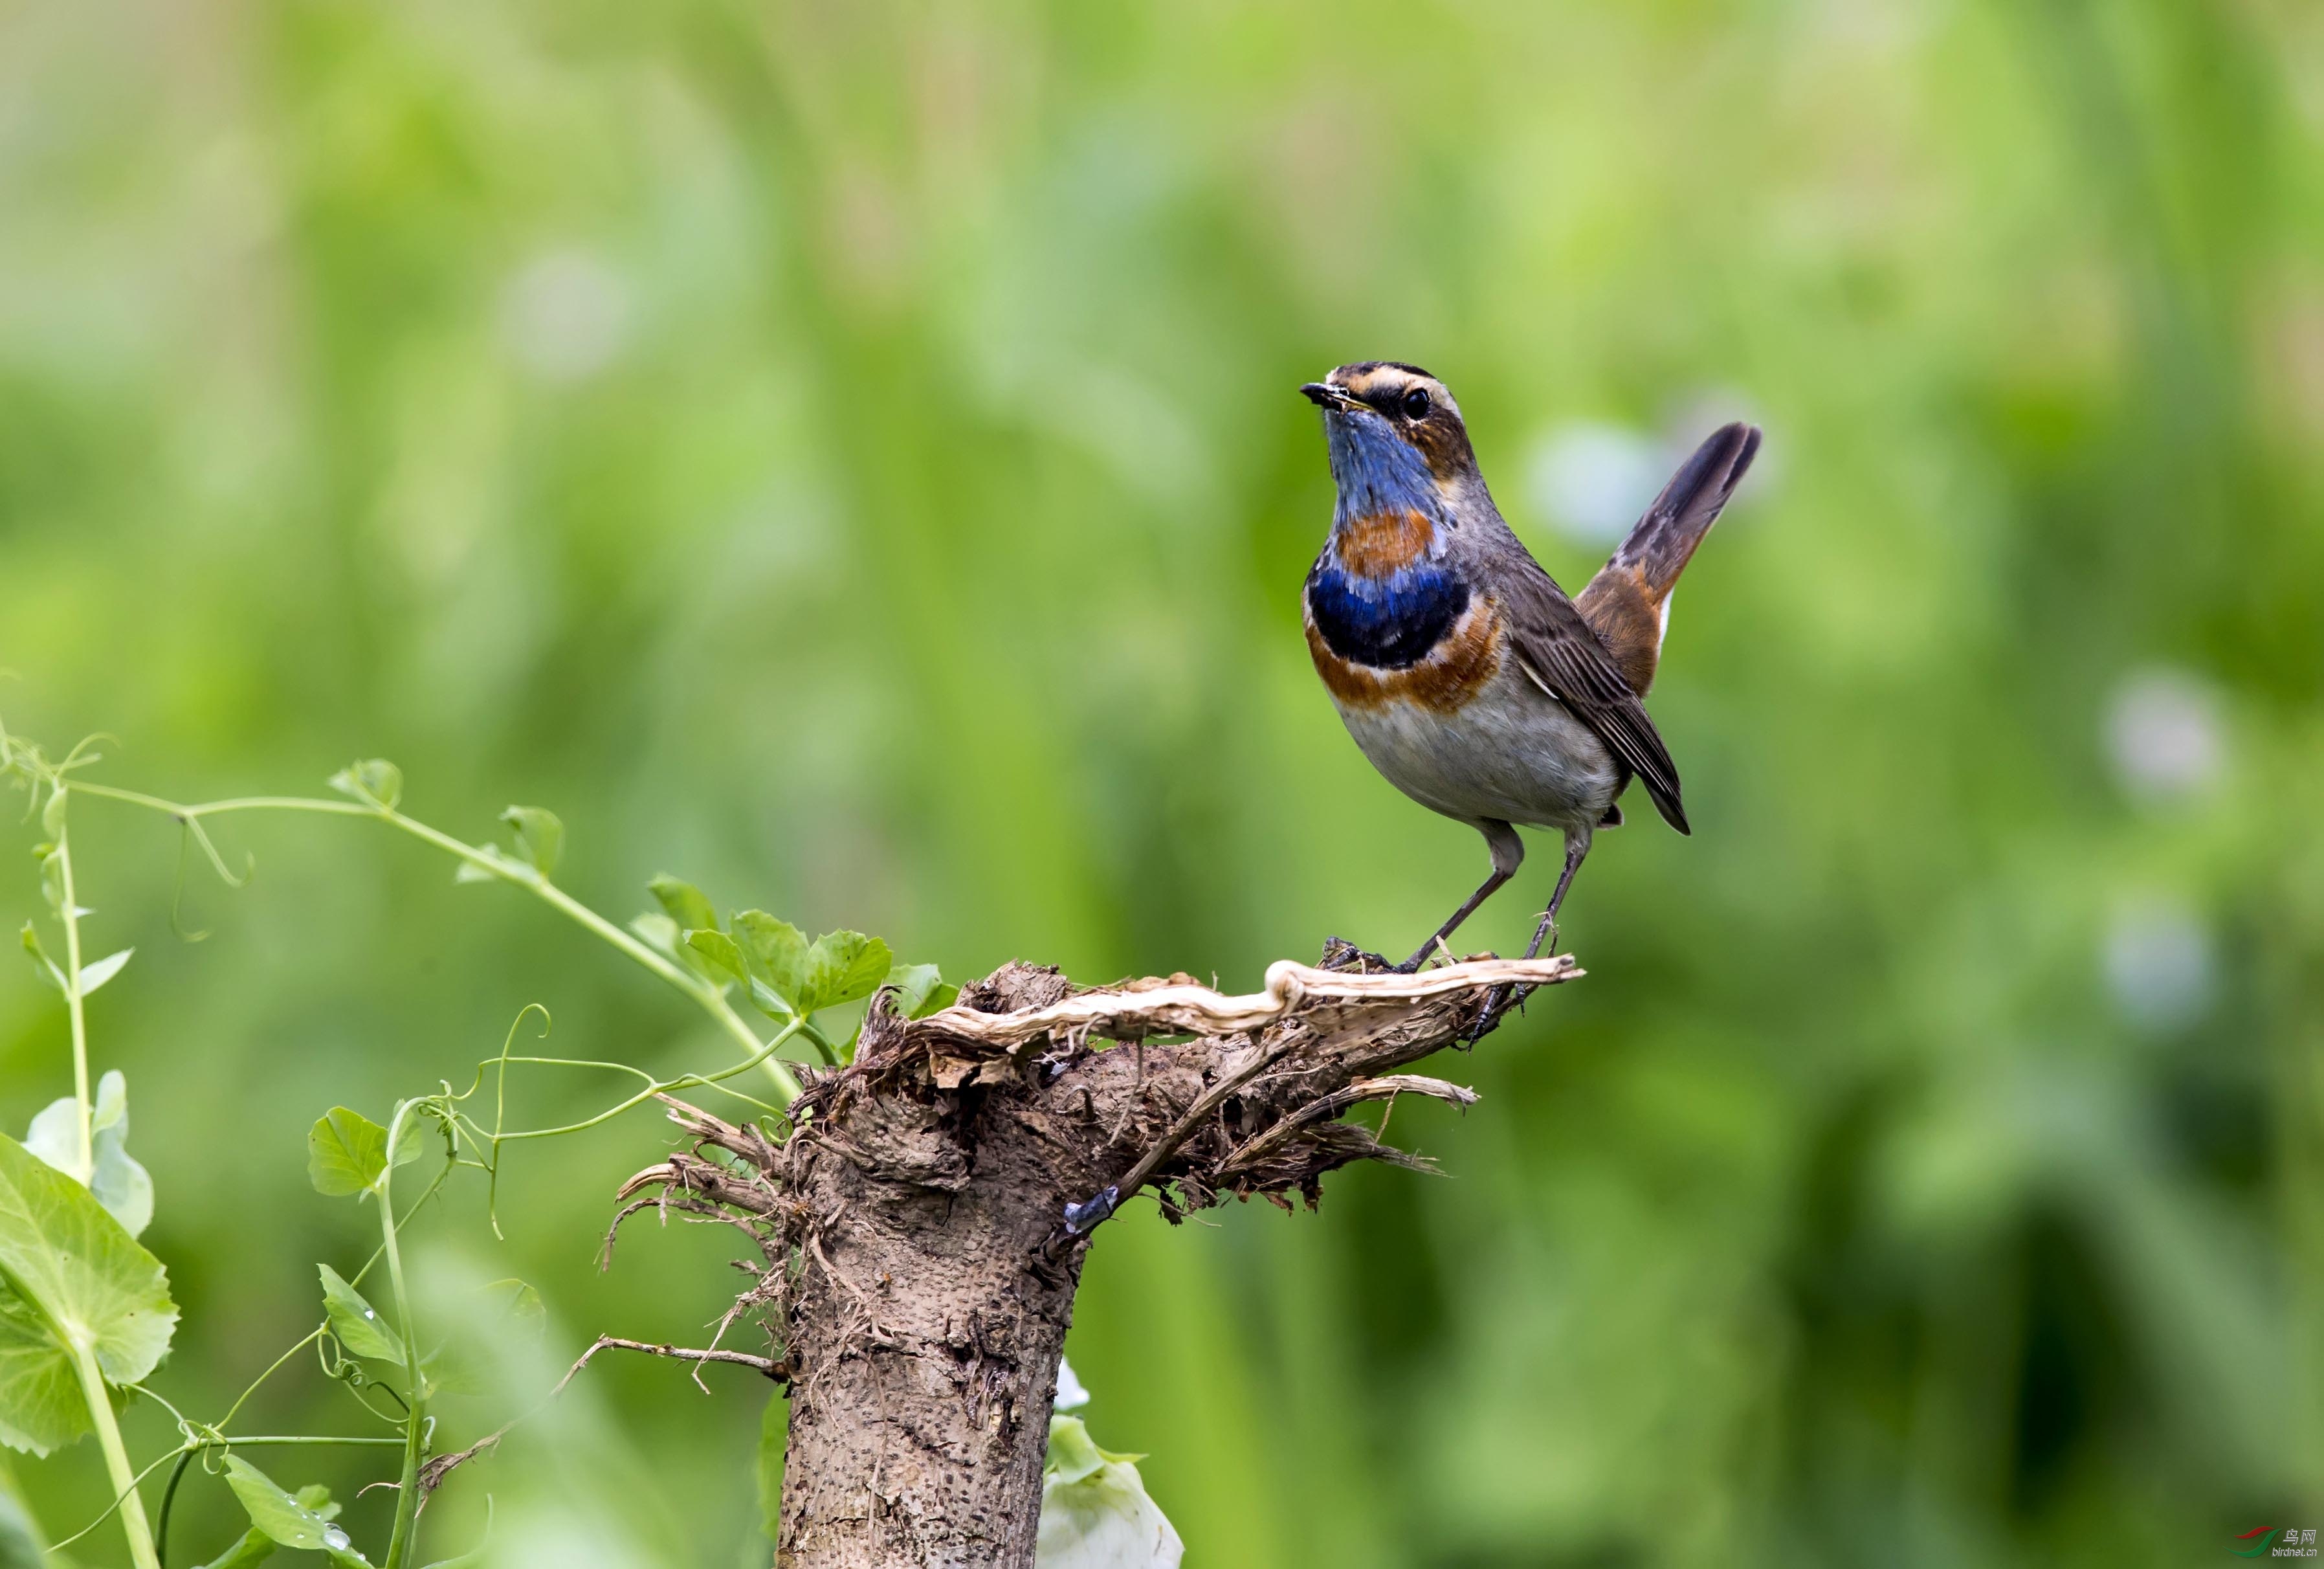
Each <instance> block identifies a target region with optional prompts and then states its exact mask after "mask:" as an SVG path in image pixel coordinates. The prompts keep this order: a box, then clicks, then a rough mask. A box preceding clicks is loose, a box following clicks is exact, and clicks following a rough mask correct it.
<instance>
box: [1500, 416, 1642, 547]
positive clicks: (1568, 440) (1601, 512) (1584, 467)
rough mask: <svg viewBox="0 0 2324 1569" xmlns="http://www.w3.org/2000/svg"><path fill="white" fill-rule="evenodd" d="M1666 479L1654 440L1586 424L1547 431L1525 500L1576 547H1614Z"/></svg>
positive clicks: (1535, 453) (1529, 467)
mask: <svg viewBox="0 0 2324 1569" xmlns="http://www.w3.org/2000/svg"><path fill="white" fill-rule="evenodd" d="M1667 477H1668V475H1667V474H1666V473H1665V466H1664V463H1663V451H1662V448H1661V445H1660V444H1659V443H1658V442H1656V441H1655V438H1653V437H1651V436H1649V435H1647V434H1646V433H1645V432H1643V431H1639V430H1633V429H1629V428H1628V427H1627V426H1621V425H1607V424H1600V423H1596V422H1593V421H1591V420H1570V421H1568V422H1566V423H1564V424H1562V425H1555V426H1552V427H1551V428H1550V429H1546V430H1545V431H1543V432H1542V433H1541V434H1540V435H1539V436H1537V437H1535V439H1534V443H1533V448H1532V450H1531V452H1530V453H1529V455H1528V456H1527V457H1526V494H1527V495H1528V496H1529V497H1530V498H1531V500H1532V502H1533V504H1534V506H1535V508H1537V509H1538V510H1539V511H1540V512H1541V513H1542V515H1543V516H1545V517H1546V518H1547V519H1548V520H1549V521H1551V523H1553V524H1554V525H1555V527H1556V529H1557V531H1558V532H1560V533H1562V534H1563V535H1564V536H1565V537H1566V538H1567V539H1569V540H1572V541H1573V542H1574V543H1575V544H1577V545H1590V546H1600V545H1612V544H1614V543H1616V542H1617V541H1618V540H1620V539H1621V538H1622V536H1623V535H1624V534H1626V533H1628V531H1629V529H1630V525H1631V524H1632V523H1635V522H1637V521H1638V514H1639V513H1640V512H1644V511H1645V510H1646V503H1648V502H1650V501H1652V500H1654V498H1655V492H1657V491H1659V490H1660V489H1662V485H1663V481H1664V480H1665V478H1667Z"/></svg>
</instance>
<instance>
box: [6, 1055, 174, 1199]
mask: <svg viewBox="0 0 2324 1569" xmlns="http://www.w3.org/2000/svg"><path fill="white" fill-rule="evenodd" d="M79 1121H80V1103H79V1102H78V1101H76V1100H74V1099H73V1098H72V1097H71V1096H70V1095H67V1096H65V1097H63V1098H62V1099H60V1100H55V1101H51V1102H50V1103H48V1105H47V1106H46V1107H44V1108H42V1111H41V1112H40V1114H39V1115H37V1116H35V1117H34V1118H33V1119H32V1127H31V1129H29V1130H28V1131H26V1132H25V1134H24V1148H25V1149H29V1150H31V1151H32V1153H33V1154H35V1155H37V1156H39V1157H40V1158H42V1159H43V1160H45V1161H47V1162H48V1163H49V1164H50V1165H51V1166H53V1167H55V1168H57V1169H58V1170H59V1171H61V1172H64V1173H66V1174H67V1175H71V1174H72V1172H73V1168H74V1167H75V1166H76V1165H77V1164H78V1161H79V1159H80V1129H79V1126H78V1124H79ZM128 1140H129V1081H128V1079H127V1078H126V1077H124V1075H123V1074H122V1072H121V1070H120V1069H119V1068H111V1069H108V1070H106V1075H105V1076H104V1077H103V1078H100V1079H99V1080H97V1101H96V1103H95V1104H94V1105H93V1106H91V1107H90V1109H89V1152H90V1154H91V1155H92V1156H93V1157H94V1158H95V1160H96V1164H97V1169H96V1171H95V1172H94V1174H92V1175H91V1177H90V1178H89V1184H88V1186H89V1191H90V1192H91V1193H93V1194H95V1195H97V1203H99V1204H103V1205H104V1206H105V1207H106V1210H107V1211H108V1212H109V1213H110V1214H112V1216H113V1218H114V1219H115V1220H117V1221H119V1222H120V1223H122V1225H123V1226H124V1227H125V1228H126V1229H127V1231H128V1232H129V1234H130V1235H131V1236H133V1237H134V1236H138V1235H140V1234H142V1233H143V1232H144V1230H145V1228H146V1226H148V1225H149V1224H151V1223H152V1219H153V1177H152V1173H150V1172H148V1171H147V1170H146V1169H145V1168H144V1167H143V1166H141V1165H140V1164H138V1162H137V1161H136V1160H134V1159H133V1158H131V1157H130V1154H129V1149H128Z"/></svg>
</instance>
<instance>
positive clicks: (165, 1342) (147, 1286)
mask: <svg viewBox="0 0 2324 1569" xmlns="http://www.w3.org/2000/svg"><path fill="white" fill-rule="evenodd" d="M0 1288H5V1289H0V1442H5V1443H6V1444H11V1445H12V1446H14V1447H16V1448H20V1449H30V1450H32V1451H33V1452H35V1453H37V1454H45V1453H47V1452H48V1451H49V1450H50V1449H52V1448H54V1447H56V1446H57V1445H58V1444H67V1443H70V1442H71V1441H72V1440H73V1439H75V1438H77V1437H78V1436H79V1435H81V1434H82V1433H84V1432H86V1431H87V1430H88V1411H87V1409H86V1407H85V1406H84V1405H83V1403H82V1401H81V1399H80V1398H78V1384H77V1382H75V1381H74V1380H75V1379H76V1374H75V1371H74V1367H73V1363H74V1360H75V1357H76V1355H77V1354H78V1353H79V1352H84V1351H85V1352H87V1353H88V1355H90V1356H91V1357H92V1358H93V1359H94V1361H96V1363H97V1370H98V1371H99V1372H101V1373H102V1374H103V1375H104V1377H105V1379H106V1381H107V1382H109V1383H111V1384H114V1385H115V1386H119V1385H123V1384H130V1383H134V1382H136V1381H137V1380H140V1379H143V1378H144V1377H145V1376H146V1375H147V1374H148V1373H150V1372H152V1371H153V1369H154V1367H155V1366H156V1365H157V1364H158V1363H159V1362H160V1361H161V1357H162V1354H163V1353H164V1352H167V1351H168V1350H169V1349H170V1336H171V1332H172V1330H173V1329H174V1328H175V1327H176V1325H177V1322H178V1308H177V1305H176V1304H175V1303H173V1302H171V1300H170V1284H169V1278H168V1276H167V1274H166V1273H165V1272H164V1271H163V1269H162V1268H161V1260H159V1259H156V1258H155V1257H153V1255H152V1254H151V1253H149V1252H147V1251H145V1250H144V1249H143V1248H142V1247H140V1246H138V1244H137V1240H136V1239H135V1238H134V1237H132V1236H131V1235H130V1234H129V1232H127V1231H126V1230H124V1228H123V1226H122V1224H121V1223H120V1222H119V1221H116V1220H115V1219H114V1218H113V1216H112V1215H111V1214H107V1213H106V1209H105V1206H104V1205H103V1204H99V1203H98V1202H97V1198H96V1197H95V1195H92V1194H91V1193H90V1192H89V1191H88V1189H87V1188H85V1187H83V1186H81V1185H80V1184H79V1183H78V1182H75V1181H74V1180H73V1179H72V1178H71V1177H67V1176H66V1175H65V1174H64V1173H63V1172H61V1171H59V1170H57V1169H56V1168H53V1167H51V1166H50V1165H49V1164H48V1163H47V1162H46V1161H44V1160H42V1159H41V1158H39V1157H37V1156H35V1155H34V1154H32V1151H31V1150H29V1149H25V1148H24V1147H23V1145H22V1144H19V1143H17V1142H16V1141H15V1140H14V1139H10V1138H8V1137H6V1136H5V1135H0ZM68 1386H69V1387H70V1388H71V1390H72V1396H73V1398H70V1399H69V1400H68V1399H67V1398H64V1391H65V1390H66V1389H67V1388H68Z"/></svg>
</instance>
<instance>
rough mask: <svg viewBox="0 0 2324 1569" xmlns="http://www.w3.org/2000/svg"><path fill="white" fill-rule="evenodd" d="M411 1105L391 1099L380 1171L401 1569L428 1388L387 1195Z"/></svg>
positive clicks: (396, 1544) (415, 1496)
mask: <svg viewBox="0 0 2324 1569" xmlns="http://www.w3.org/2000/svg"><path fill="white" fill-rule="evenodd" d="M416 1104H417V1103H416V1102H412V1101H401V1102H398V1103H396V1108H395V1115H394V1116H393V1117H392V1118H390V1119H389V1120H388V1124H387V1150H388V1154H387V1165H386V1167H385V1168H383V1169H382V1171H381V1172H380V1174H379V1192H378V1198H379V1229H380V1244H381V1246H382V1248H383V1250H384V1251H385V1252H386V1254H387V1280H388V1288H389V1290H390V1292H391V1293H392V1295H393V1297H394V1298H395V1320H396V1325H397V1327H398V1328H399V1329H401V1331H402V1332H403V1371H404V1379H405V1393H406V1395H407V1396H409V1398H408V1399H407V1400H406V1401H405V1404H404V1412H403V1472H402V1475H401V1478H400V1479H399V1480H398V1481H397V1483H396V1493H395V1527H394V1529H393V1531H392V1532H391V1533H390V1535H389V1537H388V1539H387V1565H386V1569H403V1564H404V1561H405V1559H406V1558H407V1557H409V1556H410V1552H411V1533H412V1529H413V1527H414V1526H415V1525H416V1524H417V1523H418V1521H419V1518H420V1440H421V1437H422V1436H423V1435H424V1433H425V1431H426V1427H427V1422H428V1399H427V1390H426V1389H425V1387H424V1386H423V1385H422V1384H421V1383H420V1325H419V1324H417V1323H416V1322H415V1321H414V1320H413V1318H412V1315H411V1297H410V1293H409V1292H408V1291H406V1290H405V1288H404V1284H403V1253H402V1251H401V1249H399V1248H398V1247H397V1246H396V1240H395V1233H396V1229H397V1228H396V1223H395V1205H394V1204H392V1203H391V1202H390V1195H389V1188H390V1186H391V1185H392V1182H393V1179H394V1177H395V1151H396V1149H397V1148H398V1145H397V1142H396V1140H399V1139H401V1137H402V1136H403V1128H404V1123H405V1121H406V1120H407V1119H409V1118H410V1115H411V1112H412V1108H413V1107H414V1106H415V1105H416Z"/></svg>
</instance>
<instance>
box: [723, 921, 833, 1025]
mask: <svg viewBox="0 0 2324 1569" xmlns="http://www.w3.org/2000/svg"><path fill="white" fill-rule="evenodd" d="M734 940H735V941H736V942H737V943H739V944H741V945H742V957H743V958H744V960H745V961H746V962H747V963H748V964H749V967H750V973H751V976H752V979H754V980H756V981H758V982H760V983H761V984H763V985H764V986H765V987H766V989H767V990H768V991H770V992H773V993H774V997H775V1000H776V1001H778V1002H779V1004H780V1007H779V1008H770V1007H768V1006H767V1000H766V999H765V998H763V997H761V996H760V995H759V994H758V992H759V989H758V987H752V1001H756V1002H757V1003H758V1004H759V1008H760V1011H762V1012H766V1013H770V1014H773V1015H774V1016H775V1017H777V1018H783V1017H786V1016H787V1015H788V1013H802V1014H804V1013H812V1012H814V1011H815V1010H814V1009H813V1008H811V1007H809V1006H807V995H806V993H807V938H806V937H805V936H804V935H803V934H802V933H801V932H800V931H799V929H798V928H797V927H795V926H793V925H791V923H790V922H788V921H787V920H779V919H777V918H775V917H773V916H770V915H769V914H768V913H767V912H766V911H765V910H763V909H746V910H744V911H742V914H740V915H738V916H736V917H735V918H734Z"/></svg>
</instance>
